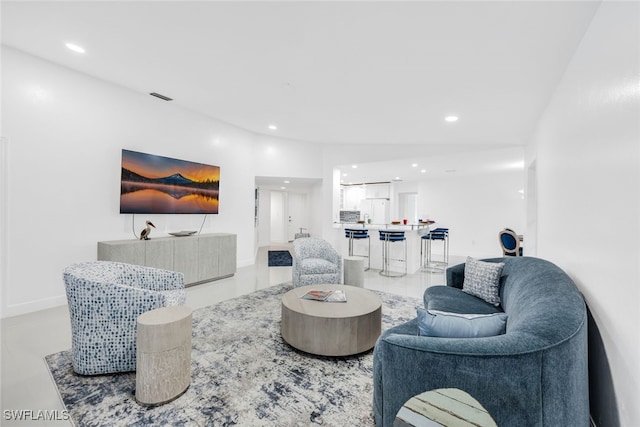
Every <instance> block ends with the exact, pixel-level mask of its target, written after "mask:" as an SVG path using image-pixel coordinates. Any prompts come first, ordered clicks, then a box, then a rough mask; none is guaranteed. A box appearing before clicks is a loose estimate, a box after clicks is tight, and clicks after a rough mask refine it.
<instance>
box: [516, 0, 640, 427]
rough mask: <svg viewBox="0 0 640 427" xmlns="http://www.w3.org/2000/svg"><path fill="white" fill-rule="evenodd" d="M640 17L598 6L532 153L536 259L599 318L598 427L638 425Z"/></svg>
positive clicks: (627, 5) (626, 9) (594, 368)
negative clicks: (566, 280) (547, 263)
mask: <svg viewBox="0 0 640 427" xmlns="http://www.w3.org/2000/svg"><path fill="white" fill-rule="evenodd" d="M639 16H640V5H639V4H638V3H636V2H609V1H605V2H603V3H602V4H601V6H600V8H599V10H598V12H597V13H596V15H595V17H594V19H593V22H592V24H591V26H590V28H589V29H588V31H587V33H586V34H585V36H584V38H583V40H582V42H581V44H580V46H579V48H578V50H577V51H576V53H575V55H574V57H573V59H572V61H571V62H570V64H569V66H568V68H567V70H566V73H565V75H564V77H563V79H562V81H561V83H560V85H559V87H558V88H557V90H556V92H555V94H554V96H553V98H552V100H551V102H550V104H549V105H548V107H547V109H546V112H545V114H544V115H543V117H542V119H541V121H540V123H539V125H538V127H537V131H536V135H535V138H534V140H533V143H532V146H531V147H530V149H529V150H527V152H528V156H527V157H528V158H527V164H531V163H532V162H533V161H535V162H536V168H537V177H538V182H537V190H538V191H537V193H538V202H537V206H538V212H537V217H538V224H537V236H538V241H537V253H538V256H540V257H542V258H546V259H549V260H551V261H552V262H555V263H556V264H558V265H559V266H560V267H562V268H563V269H564V270H565V271H567V272H568V273H569V275H570V276H572V278H573V279H574V280H575V282H576V283H577V285H578V287H579V288H580V290H581V291H582V292H583V294H584V296H585V299H586V301H587V304H588V306H589V308H590V311H591V314H592V315H593V320H594V326H595V328H592V329H590V331H589V335H590V355H589V357H590V375H591V378H590V381H591V383H592V388H591V393H592V395H591V406H592V415H593V416H594V420H595V422H596V424H597V425H598V426H601V427H604V426H616V425H622V426H628V427H632V426H638V425H640V405H638V394H639V393H640V363H638V362H639V361H640V351H639V347H640V344H639V343H640V333H639V331H640V328H639V326H640V249H639V247H640V246H639V242H640V83H639V76H640V69H639V64H640V61H639V59H640V58H639V54H640V30H639V27H640V21H639V20H638V17H639ZM590 326H591V325H590ZM597 339H601V340H602V344H603V350H604V351H602V352H598V345H597V344H598V342H597ZM607 375H610V381H611V383H612V388H613V390H609V387H608V386H607V383H608V382H609V379H608V378H607ZM593 385H595V386H593ZM615 401H617V405H615ZM616 411H619V413H616Z"/></svg>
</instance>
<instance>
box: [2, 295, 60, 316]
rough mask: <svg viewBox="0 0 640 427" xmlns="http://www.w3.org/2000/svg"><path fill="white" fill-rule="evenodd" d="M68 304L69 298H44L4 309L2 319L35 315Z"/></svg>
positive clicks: (4, 307)
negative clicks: (37, 312)
mask: <svg viewBox="0 0 640 427" xmlns="http://www.w3.org/2000/svg"><path fill="white" fill-rule="evenodd" d="M66 304H67V297H66V296H65V295H59V296H57V297H50V298H44V299H40V300H36V301H29V302H26V303H22V304H13V305H8V306H4V305H3V307H2V318H3V319H5V318H7V317H14V316H20V315H22V314H29V313H34V312H36V311H41V310H46V309H48V308H53V307H59V306H61V305H66Z"/></svg>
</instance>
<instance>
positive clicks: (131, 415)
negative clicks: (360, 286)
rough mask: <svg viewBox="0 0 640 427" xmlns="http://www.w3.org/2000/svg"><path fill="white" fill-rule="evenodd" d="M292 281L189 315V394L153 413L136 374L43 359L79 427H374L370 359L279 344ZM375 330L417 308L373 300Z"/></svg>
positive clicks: (391, 298) (387, 298)
mask: <svg viewBox="0 0 640 427" xmlns="http://www.w3.org/2000/svg"><path fill="white" fill-rule="evenodd" d="M289 289H291V284H290V283H285V284H282V285H277V286H274V287H271V288H267V289H263V290H260V291H257V292H254V293H251V294H248V295H245V296H241V297H238V298H235V299H231V300H228V301H224V302H221V303H219V304H216V305H213V306H210V307H205V308H201V309H198V310H195V311H194V313H193V342H192V343H193V350H192V365H191V366H192V374H191V386H190V387H189V389H188V390H187V391H186V392H185V393H184V394H183V395H182V396H180V397H179V398H177V399H176V400H174V401H172V402H170V403H167V404H165V405H162V406H157V407H143V406H140V405H138V404H137V403H136V401H135V397H134V396H135V373H134V372H131V373H123V374H115V375H98V376H89V377H83V376H79V375H76V374H75V373H74V372H73V370H72V367H71V354H70V350H67V351H63V352H60V353H56V354H52V355H49V356H46V357H45V360H46V362H47V364H48V366H49V369H50V371H51V374H52V377H53V379H54V381H55V383H56V386H57V387H58V391H59V393H60V396H61V398H62V401H63V403H64V405H65V407H66V409H67V410H68V411H69V413H70V415H71V417H72V419H73V421H74V423H75V425H77V426H114V425H118V426H122V425H127V426H140V425H153V426H161V425H162V426H168V425H171V426H177V425H183V426H231V425H238V426H275V425H278V426H309V425H316V424H317V425H324V426H337V427H338V426H339V427H342V426H373V425H374V422H373V415H372V399H373V379H372V375H373V374H372V373H373V353H372V351H369V352H366V353H362V354H359V355H356V356H350V357H340V358H335V357H333V358H332V357H321V356H312V355H309V354H306V353H302V352H299V351H297V350H295V349H294V348H292V347H291V346H289V345H288V344H287V343H285V342H284V341H283V340H282V337H281V336H280V299H281V297H282V295H283V294H284V293H285V292H287V291H288V290H289ZM377 293H378V294H379V295H380V297H381V299H382V301H383V308H382V329H383V330H385V329H388V328H389V327H391V326H395V325H397V324H400V323H402V322H405V321H407V320H409V319H411V318H414V317H415V315H416V312H415V309H416V307H417V306H419V305H421V301H420V300H418V299H415V298H407V297H401V296H396V295H391V294H386V293H383V292H377Z"/></svg>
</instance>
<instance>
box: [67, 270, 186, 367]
mask: <svg viewBox="0 0 640 427" xmlns="http://www.w3.org/2000/svg"><path fill="white" fill-rule="evenodd" d="M63 277H64V285H65V289H66V293H67V301H68V303H69V314H70V317H71V335H72V336H71V338H72V344H71V346H72V359H73V360H72V361H73V370H74V371H75V372H77V373H78V374H81V375H96V374H108V373H113V372H128V371H135V369H136V326H137V325H136V319H137V318H138V316H139V315H140V314H142V313H145V312H147V311H150V310H154V309H156V308H160V307H166V306H172V305H183V304H184V303H185V301H186V296H187V295H186V291H185V289H184V276H183V274H182V273H178V272H175V271H168V270H161V269H157V268H151V267H143V266H139V265H132V264H124V263H119V262H111V261H93V262H84V263H79V264H73V265H71V266H69V267H67V268H66V269H65V270H64V274H63Z"/></svg>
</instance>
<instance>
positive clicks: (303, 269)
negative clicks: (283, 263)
mask: <svg viewBox="0 0 640 427" xmlns="http://www.w3.org/2000/svg"><path fill="white" fill-rule="evenodd" d="M292 274H293V286H304V285H315V284H320V283H342V257H341V256H340V254H339V253H338V252H337V251H336V250H335V249H333V247H332V246H331V245H330V244H329V242H327V241H326V240H322V239H319V238H317V237H303V238H300V239H296V240H294V241H293V265H292Z"/></svg>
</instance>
